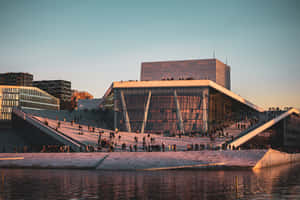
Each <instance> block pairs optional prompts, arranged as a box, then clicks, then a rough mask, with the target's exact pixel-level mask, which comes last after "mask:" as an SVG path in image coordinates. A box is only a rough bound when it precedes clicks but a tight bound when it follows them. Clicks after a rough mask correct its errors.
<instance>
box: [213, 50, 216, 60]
mask: <svg viewBox="0 0 300 200" xmlns="http://www.w3.org/2000/svg"><path fill="white" fill-rule="evenodd" d="M215 54H216V53H215V50H214V52H213V58H216V55H215Z"/></svg>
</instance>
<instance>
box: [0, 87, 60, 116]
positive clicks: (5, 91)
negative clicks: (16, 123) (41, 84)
mask: <svg viewBox="0 0 300 200" xmlns="http://www.w3.org/2000/svg"><path fill="white" fill-rule="evenodd" d="M14 107H18V108H30V109H41V110H42V109H47V110H59V99H57V98H55V97H53V96H52V95H50V94H48V93H46V92H45V91H43V90H41V89H39V88H36V87H25V86H9V85H0V120H11V113H12V109H13V108H14Z"/></svg>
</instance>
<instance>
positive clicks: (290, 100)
mask: <svg viewBox="0 0 300 200" xmlns="http://www.w3.org/2000/svg"><path fill="white" fill-rule="evenodd" d="M299 9H300V1H297V0H295V1H293V0H287V1H283V0H278V1H277V0H272V1H271V0H270V1H266V0H257V1H255V0H252V1H243V0H226V1H223V0H218V1H217V0H215V1H214V0H213V1H176V0H173V1H162V0H161V1H155V0H153V1H141V0H139V1H130V0H128V1H100V0H98V1H96V0H94V1H92V0H86V1H82V0H57V1H55V0H48V1H46V0H45V1H44V0H18V1H17V0H15V1H12V0H0V72H7V71H16V72H17V71H23V72H30V73H32V74H34V78H35V79H36V80H42V79H66V80H70V81H71V82H72V87H73V88H76V89H80V90H86V91H89V92H91V93H92V94H93V95H94V96H95V97H101V96H102V95H103V94H104V92H105V90H106V89H107V88H108V86H109V85H110V84H111V82H112V81H118V80H137V79H139V74H140V64H141V62H144V61H159V60H183V59H198V58H211V57H212V56H213V51H215V54H216V58H218V59H220V60H221V61H223V62H225V61H226V58H227V60H228V64H229V65H231V78H232V79H231V80H232V81H231V84H232V90H233V91H234V92H236V93H237V94H239V95H241V96H243V97H245V98H247V99H249V100H250V101H252V102H253V103H255V104H258V105H261V106H263V107H265V108H267V107H269V106H294V107H298V108H300V93H299V89H300V65H299V61H298V57H299V56H300V37H299V36H300V12H299Z"/></svg>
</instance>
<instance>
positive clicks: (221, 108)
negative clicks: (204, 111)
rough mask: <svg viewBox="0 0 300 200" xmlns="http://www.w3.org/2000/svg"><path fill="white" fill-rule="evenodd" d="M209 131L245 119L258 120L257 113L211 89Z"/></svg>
mask: <svg viewBox="0 0 300 200" xmlns="http://www.w3.org/2000/svg"><path fill="white" fill-rule="evenodd" d="M208 117H209V120H208V121H209V127H210V130H213V129H217V128H219V127H224V126H227V125H230V124H232V123H234V122H238V121H242V120H245V119H251V118H258V112H257V111H256V110H254V109H251V108H249V107H248V106H246V105H245V104H242V103H240V102H238V101H236V100H233V99H232V98H230V97H229V96H227V95H224V94H222V93H220V92H218V91H216V90H215V89H213V88H210V89H209V114H208Z"/></svg>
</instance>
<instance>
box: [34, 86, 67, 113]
mask: <svg viewBox="0 0 300 200" xmlns="http://www.w3.org/2000/svg"><path fill="white" fill-rule="evenodd" d="M33 86H35V87H38V88H40V89H42V90H44V91H46V92H48V93H49V94H51V95H53V96H55V97H56V98H59V100H60V106H61V109H66V108H67V107H68V104H70V101H71V96H72V91H71V82H70V81H65V80H43V81H34V82H33Z"/></svg>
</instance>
